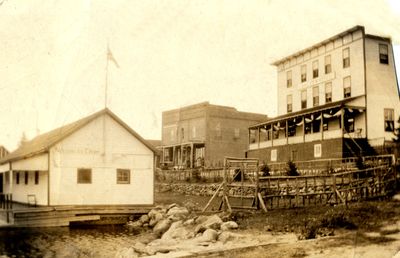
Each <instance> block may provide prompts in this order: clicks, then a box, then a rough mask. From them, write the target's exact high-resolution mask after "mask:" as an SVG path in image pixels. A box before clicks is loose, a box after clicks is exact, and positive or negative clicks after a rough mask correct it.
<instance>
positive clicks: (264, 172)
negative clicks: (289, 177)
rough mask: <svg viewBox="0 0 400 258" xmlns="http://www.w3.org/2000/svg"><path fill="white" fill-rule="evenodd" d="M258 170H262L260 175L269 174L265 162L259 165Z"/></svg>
mask: <svg viewBox="0 0 400 258" xmlns="http://www.w3.org/2000/svg"><path fill="white" fill-rule="evenodd" d="M260 171H261V172H262V176H270V173H269V171H270V168H269V167H268V165H267V164H264V165H261V167H260Z"/></svg>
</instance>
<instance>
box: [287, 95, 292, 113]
mask: <svg viewBox="0 0 400 258" xmlns="http://www.w3.org/2000/svg"><path fill="white" fill-rule="evenodd" d="M292 101H293V98H292V95H287V96H286V103H287V106H286V109H287V112H288V113H290V112H292V111H293V103H292Z"/></svg>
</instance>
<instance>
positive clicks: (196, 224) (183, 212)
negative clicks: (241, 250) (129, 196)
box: [116, 204, 240, 257]
mask: <svg viewBox="0 0 400 258" xmlns="http://www.w3.org/2000/svg"><path fill="white" fill-rule="evenodd" d="M230 217H231V216H230V214H226V213H220V214H212V215H208V216H206V215H199V216H197V215H195V214H191V213H190V212H189V210H188V209H187V208H185V207H180V206H178V205H177V204H171V205H169V206H157V207H155V208H154V209H152V210H151V211H150V212H149V213H148V214H145V215H142V216H141V217H140V218H139V219H138V220H136V221H131V222H128V224H127V226H128V227H131V228H136V229H141V230H143V229H145V230H147V231H148V233H150V234H147V236H146V237H145V238H144V239H140V238H139V239H138V242H137V243H136V244H135V245H134V246H132V247H130V248H125V249H124V250H121V251H120V252H119V253H118V254H117V255H116V257H140V256H147V255H156V254H158V253H168V252H172V251H182V250H193V249H196V248H198V247H206V246H209V245H211V244H217V243H218V244H220V245H223V244H225V243H227V242H228V241H231V240H234V239H237V238H238V237H239V236H240V235H238V234H236V233H233V232H232V230H235V229H237V228H238V224H237V223H236V222H235V221H232V220H229V219H230Z"/></svg>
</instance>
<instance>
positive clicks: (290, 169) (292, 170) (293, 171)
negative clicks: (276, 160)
mask: <svg viewBox="0 0 400 258" xmlns="http://www.w3.org/2000/svg"><path fill="white" fill-rule="evenodd" d="M286 175H288V176H299V175H300V174H299V171H297V166H296V164H295V163H294V162H293V161H291V160H289V161H288V162H287V167H286Z"/></svg>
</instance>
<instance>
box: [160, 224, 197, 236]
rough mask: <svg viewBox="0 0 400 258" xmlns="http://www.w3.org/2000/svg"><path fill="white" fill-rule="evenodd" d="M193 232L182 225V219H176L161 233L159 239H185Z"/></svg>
mask: <svg viewBox="0 0 400 258" xmlns="http://www.w3.org/2000/svg"><path fill="white" fill-rule="evenodd" d="M193 237H194V233H193V232H191V231H190V230H189V229H187V228H185V227H184V226H183V223H182V221H181V220H180V221H177V222H174V223H172V225H171V226H170V227H169V229H168V230H167V231H166V232H165V233H164V234H163V235H162V237H161V239H163V240H173V239H179V240H186V239H189V238H193Z"/></svg>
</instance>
